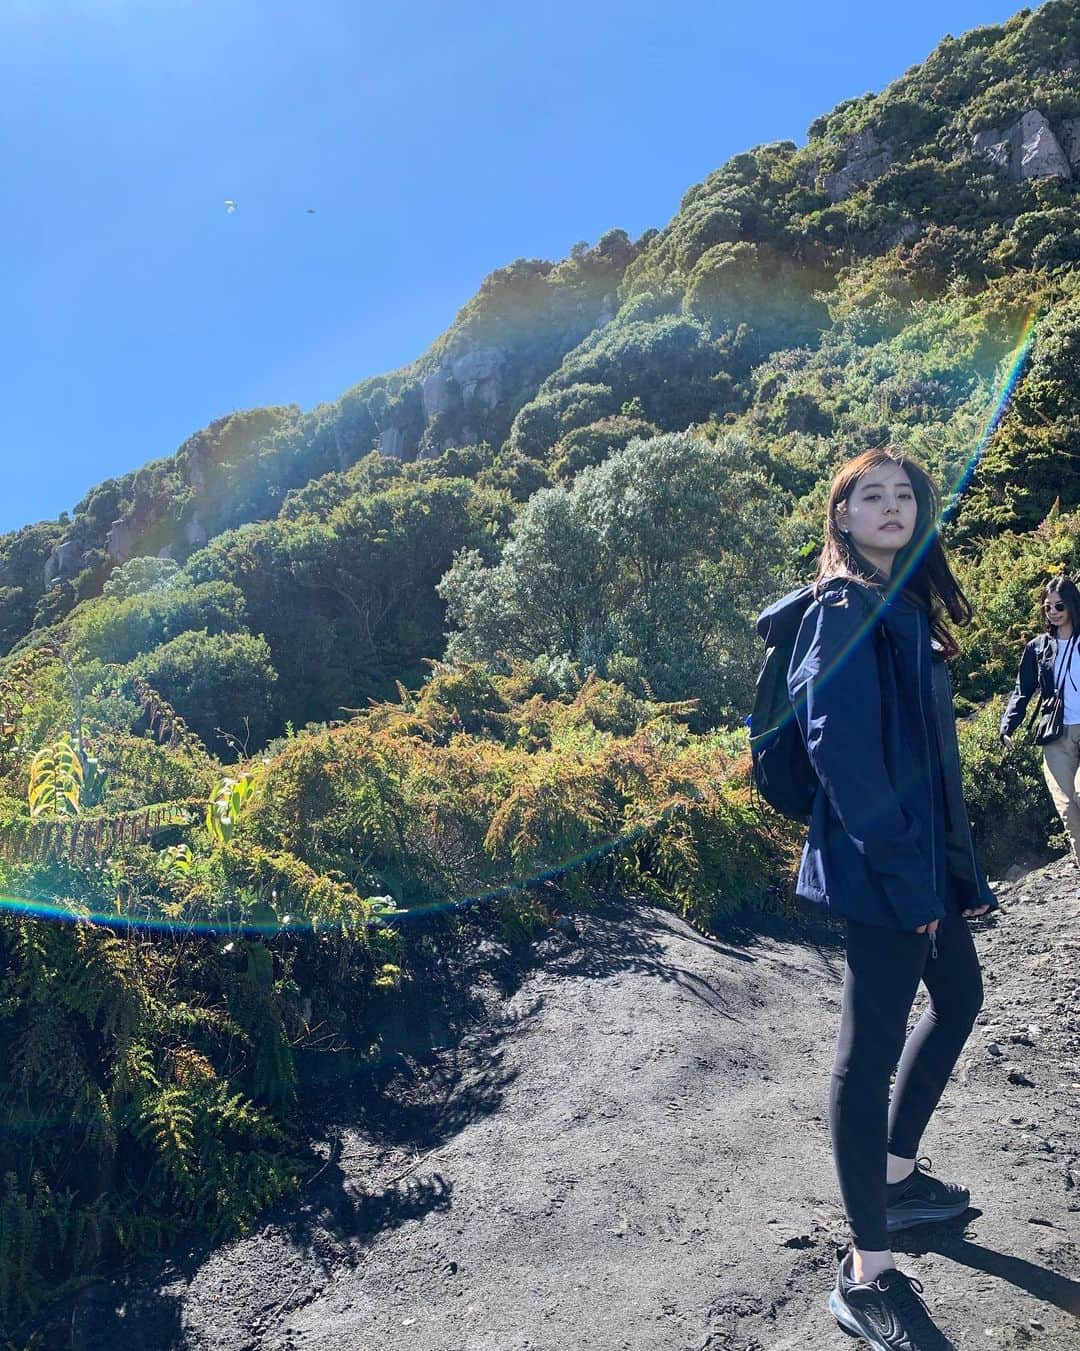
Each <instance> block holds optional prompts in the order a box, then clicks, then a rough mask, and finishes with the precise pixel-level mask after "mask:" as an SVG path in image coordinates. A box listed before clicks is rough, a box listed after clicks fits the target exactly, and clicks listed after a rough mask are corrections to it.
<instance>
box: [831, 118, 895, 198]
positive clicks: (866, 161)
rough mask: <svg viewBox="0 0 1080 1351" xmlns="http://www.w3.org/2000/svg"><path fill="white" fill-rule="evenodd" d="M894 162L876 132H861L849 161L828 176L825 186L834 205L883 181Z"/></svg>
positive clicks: (851, 150)
mask: <svg viewBox="0 0 1080 1351" xmlns="http://www.w3.org/2000/svg"><path fill="white" fill-rule="evenodd" d="M892 160H893V152H892V150H891V148H890V147H889V146H887V145H884V144H883V143H882V142H881V141H879V140H878V139H877V137H876V136H875V135H874V133H873V132H872V131H860V132H859V134H858V135H857V136H856V137H855V138H854V139H853V140H852V142H851V144H850V145H849V146H848V149H847V160H846V162H845V164H844V166H843V168H841V169H837V170H836V172H835V173H831V174H825V176H824V177H823V178H822V180H821V186H822V188H824V190H825V191H826V192H827V193H828V194H829V197H830V198H831V200H832V201H834V202H842V201H843V200H844V198H845V197H850V196H851V194H852V193H853V192H854V191H855V189H856V188H861V187H864V186H865V185H866V184H867V183H871V182H873V180H874V179H875V178H880V177H881V175H882V174H883V173H884V172H885V170H886V169H887V168H888V167H889V165H890V164H891V163H892Z"/></svg>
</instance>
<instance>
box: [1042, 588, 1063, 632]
mask: <svg viewBox="0 0 1080 1351" xmlns="http://www.w3.org/2000/svg"><path fill="white" fill-rule="evenodd" d="M1043 614H1044V615H1045V616H1046V618H1047V620H1048V622H1049V623H1051V624H1053V625H1054V627H1055V628H1056V627H1058V626H1059V625H1061V624H1068V622H1069V609H1068V606H1067V605H1066V604H1065V602H1064V601H1063V600H1062V599H1061V594H1060V592H1058V591H1048V592H1047V593H1046V597H1045V599H1044V600H1043Z"/></svg>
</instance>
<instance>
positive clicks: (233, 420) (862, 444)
mask: <svg viewBox="0 0 1080 1351" xmlns="http://www.w3.org/2000/svg"><path fill="white" fill-rule="evenodd" d="M1078 183H1080V3H1077V0H1052V2H1051V3H1048V4H1046V5H1045V6H1043V7H1042V8H1041V9H1039V10H1037V11H1035V12H1031V11H1027V10H1025V11H1022V12H1021V13H1019V14H1018V15H1016V16H1015V17H1014V18H1013V19H1012V20H1010V21H1009V22H1008V23H1007V24H1005V25H1003V26H1001V27H993V28H984V29H979V30H977V31H975V32H972V33H969V34H966V35H964V36H963V37H960V38H952V37H949V38H946V39H945V40H944V41H943V42H942V43H941V44H940V46H939V47H938V48H937V49H936V50H935V51H934V52H933V54H932V55H931V56H930V57H929V58H928V59H927V61H926V62H925V63H923V64H922V65H920V66H917V67H914V68H912V69H911V70H910V71H908V72H907V73H906V74H905V75H904V76H903V77H902V78H901V79H900V80H898V81H896V82H895V83H894V84H892V85H890V86H889V88H888V89H886V90H885V91H883V92H882V93H880V94H867V95H865V96H864V97H861V98H858V99H853V100H849V101H848V102H846V103H844V104H842V105H841V106H840V107H838V108H836V109H835V110H833V112H832V113H830V114H828V115H826V116H823V117H820V118H818V119H817V120H816V121H815V122H814V123H813V125H812V126H811V127H810V129H809V134H808V139H807V142H806V144H805V145H803V146H797V145H795V144H794V143H793V142H779V143H774V144H770V145H764V146H758V147H755V148H753V149H751V150H748V151H746V152H745V153H743V154H740V155H737V156H735V157H734V158H733V159H732V160H730V161H729V162H728V163H726V164H725V165H723V166H722V167H720V168H719V169H717V170H716V171H715V172H714V173H713V174H711V175H710V176H709V177H708V178H707V179H705V180H704V181H703V182H702V183H699V184H697V185H695V186H694V187H692V188H691V189H690V190H689V191H688V192H687V193H686V195H685V197H684V198H683V200H682V202H681V204H680V207H679V210H678V212H677V213H676V215H675V216H674V217H673V219H672V220H671V221H670V222H669V223H668V224H667V225H666V226H665V227H664V228H663V229H662V230H649V231H646V232H645V234H644V235H642V236H641V237H640V238H639V239H636V240H631V239H630V238H629V237H628V236H627V235H626V234H625V232H623V231H621V230H617V229H614V230H611V231H609V232H608V233H607V234H605V235H604V236H603V237H602V238H601V239H600V240H599V241H598V242H597V243H596V244H595V245H592V246H590V245H588V244H585V243H583V244H580V245H578V246H576V247H575V248H574V249H573V250H571V254H570V256H569V257H568V258H566V259H564V260H562V261H560V262H556V263H552V262H547V261H540V260H535V259H528V260H527V259H520V260H518V261H516V262H513V263H511V264H510V265H509V266H507V267H504V268H500V269H499V270H498V271H496V272H494V273H492V275H491V276H490V277H489V278H488V279H487V280H486V281H485V282H484V284H483V285H482V286H481V288H480V290H479V292H478V293H477V295H476V296H475V297H474V298H473V299H472V300H471V301H470V302H469V303H468V304H467V305H466V306H465V307H464V308H463V309H462V311H461V312H460V313H459V314H458V316H457V317H456V319H455V320H454V323H453V324H452V325H451V327H450V328H449V330H448V331H447V332H446V333H445V334H444V335H443V337H441V338H440V339H439V340H438V341H437V342H436V343H435V344H434V345H433V346H432V347H431V348H430V349H429V350H428V351H427V352H425V353H424V354H423V355H421V356H420V357H418V358H417V360H416V361H415V362H414V363H413V364H412V365H411V366H408V367H406V368H404V369H402V370H399V371H395V372H393V373H391V374H389V375H381V376H377V377H374V378H371V379H367V380H364V381H362V382H361V383H360V384H358V385H357V386H355V387H354V388H353V389H351V390H349V391H348V392H347V393H345V394H344V395H343V396H342V397H341V399H339V400H338V401H337V402H336V403H334V404H330V405H324V406H322V407H319V408H317V409H315V410H313V411H311V412H308V413H304V412H301V410H300V409H298V408H296V407H279V408H267V409H255V410H248V411H244V412H237V413H235V414H233V415H232V416H230V417H228V418H224V419H221V420H220V421H218V422H215V423H213V424H211V425H210V426H209V427H207V428H206V429H204V430H203V431H200V432H197V433H196V434H195V435H194V436H192V437H191V438H189V440H188V441H186V442H185V443H184V445H183V446H181V447H180V449H179V450H178V451H177V452H176V453H175V454H174V455H171V456H167V457H165V458H159V459H155V460H152V461H150V462H149V463H147V464H146V465H145V466H144V467H143V468H141V469H139V470H138V471H136V472H134V473H132V474H129V475H125V476H124V477H123V478H120V479H114V480H109V481H108V482H106V483H103V484H101V485H100V486H99V487H98V488H96V489H94V490H93V491H92V492H91V493H89V494H88V495H87V497H86V498H85V499H84V500H83V501H82V502H80V503H78V504H77V505H76V507H75V508H74V510H73V511H72V512H71V513H70V515H68V514H65V515H64V516H62V517H61V518H60V519H59V520H57V521H51V522H41V523H38V524H36V525H29V526H27V527H25V528H24V529H22V530H19V531H16V532H14V533H12V534H9V535H7V536H5V537H3V538H0V599H2V601H3V604H2V605H0V651H2V652H3V653H4V654H6V655H5V656H4V657H3V660H2V662H0V831H2V833H0V885H2V887H3V889H4V891H5V892H11V893H14V894H16V895H18V896H21V897H29V898H38V899H39V900H41V901H42V902H43V903H45V904H48V905H50V906H53V907H56V908H58V909H59V910H60V911H61V912H63V913H66V914H68V915H70V916H73V917H77V916H82V918H81V919H78V920H77V921H75V920H73V922H71V923H68V924H63V925H61V924H56V923H51V922H44V921H42V920H40V919H37V918H35V917H34V916H33V914H32V913H31V912H29V911H26V912H22V913H20V912H18V911H9V912H7V913H5V914H4V915H3V917H2V918H0V953H2V967H3V974H2V975H0V1130H2V1131H3V1134H4V1138H5V1144H6V1148H5V1159H6V1160H7V1161H8V1162H6V1163H5V1169H9V1171H7V1172H6V1176H5V1177H4V1179H3V1194H2V1197H0V1318H4V1319H7V1318H12V1317H15V1316H17V1315H19V1314H21V1313H23V1312H25V1311H26V1309H27V1308H28V1307H30V1306H31V1305H32V1304H33V1303H34V1302H35V1301H36V1300H38V1299H39V1298H41V1297H42V1296H43V1295H46V1294H49V1293H50V1292H55V1291H56V1290H58V1289H60V1288H62V1287H63V1285H64V1283H65V1282H67V1281H70V1280H72V1279H77V1278H78V1277H79V1276H80V1275H81V1274H82V1273H85V1272H87V1271H91V1270H93V1269H94V1267H95V1264H96V1263H98V1262H99V1261H100V1260H101V1259H102V1258H103V1257H104V1256H110V1255H114V1254H116V1253H118V1252H123V1251H133V1250H139V1249H140V1248H143V1247H145V1246H146V1245H147V1244H150V1243H156V1242H160V1241H163V1240H164V1239H166V1238H167V1237H168V1236H170V1235H172V1234H175V1233H177V1232H179V1231H180V1230H181V1229H182V1228H183V1227H184V1226H185V1225H190V1224H198V1225H201V1226H203V1227H204V1228H208V1229H210V1230H212V1231H213V1232H215V1233H221V1234H225V1233H230V1232H236V1231H237V1230H238V1229H240V1228H243V1227H244V1226H245V1225H247V1224H249V1223H250V1222H251V1220H252V1218H253V1217H254V1216H255V1215H256V1213H257V1212H258V1210H259V1209H260V1207H262V1206H264V1205H265V1204H266V1203H267V1202H268V1201H269V1200H270V1199H272V1198H273V1197H275V1196H277V1195H279V1194H280V1193H281V1192H282V1191H283V1190H285V1189H287V1188H288V1187H289V1186H291V1185H292V1184H293V1181H294V1179H295V1176H296V1160H297V1158H298V1153H297V1149H298V1141H297V1139H296V1136H295V1130H296V1117H295V1113H294V1104H295V1101H296V1094H297V1084H298V1073H299V1071H298V1065H299V1066H300V1068H301V1069H302V1066H303V1063H304V1058H305V1056H308V1055H314V1054H317V1052H318V1050H319V1048H323V1049H326V1048H327V1047H328V1046H330V1045H334V1046H338V1045H344V1044H346V1043H347V1044H349V1045H351V1046H352V1047H353V1048H354V1051H355V1052H356V1054H364V1055H371V1056H377V1055H378V1053H379V1051H378V1046H377V1044H372V1043H370V1042H369V1041H366V1040H365V1026H366V1025H368V1023H369V1020H370V1016H371V1010H372V1009H373V1007H374V1006H376V1005H377V1004H378V1001H379V1000H380V999H381V998H382V997H384V995H385V993H386V992H387V991H389V990H393V989H396V988H398V987H399V986H400V985H401V983H402V982H403V981H407V980H408V972H407V970H404V969H403V968H402V965H401V961H402V953H401V946H400V941H399V925H400V924H401V923H402V922H405V921H404V920H403V917H402V916H401V913H400V912H401V911H404V910H413V911H415V910H416V909H422V908H423V907H424V906H427V905H433V904H439V903H440V902H443V901H445V900H446V899H448V898H449V899H451V900H457V899H461V898H464V897H468V896H474V895H487V894H489V893H490V894H491V895H492V898H493V899H494V900H495V901H496V903H497V904H499V905H500V907H501V912H502V915H503V918H504V922H505V924H506V926H507V931H508V932H509V933H513V934H519V935H521V936H527V935H528V934H529V933H530V932H532V931H533V930H534V929H535V928H536V926H541V925H543V924H545V923H549V922H550V921H551V918H552V911H551V909H550V905H551V902H552V900H553V898H554V900H556V901H557V899H558V896H559V894H560V889H561V891H562V892H563V893H567V894H570V895H573V896H576V897H579V898H580V897H584V896H586V895H587V894H588V889H589V888H590V887H592V886H596V885H598V884H599V885H605V886H609V887H610V886H620V885H624V884H628V883H630V882H632V883H633V885H634V886H635V887H636V888H637V889H638V890H639V891H641V890H642V889H644V891H645V893H646V894H648V895H650V896H651V897H653V898H654V899H656V900H658V901H661V902H662V903H664V904H667V905H669V906H675V907H676V908H678V909H679V910H680V911H681V912H682V913H683V914H684V915H685V916H686V917H688V918H690V919H692V920H693V922H695V923H697V924H699V925H701V926H708V924H709V923H710V922H712V921H713V920H714V919H715V918H716V917H717V916H718V915H720V914H723V913H725V912H728V911H731V910H733V909H735V908H738V907H739V906H741V905H743V904H745V903H748V902H753V903H756V904H773V905H781V906H782V905H783V904H785V901H784V899H783V898H784V895H785V894H786V892H785V887H786V880H787V877H788V873H789V869H790V863H791V858H792V849H793V845H794V836H793V833H792V831H791V830H789V829H787V828H786V827H785V826H784V825H783V824H782V823H778V822H776V821H775V820H772V819H768V818H765V817H762V816H761V815H760V814H759V813H758V812H757V811H756V810H754V809H752V808H751V805H750V803H749V801H748V798H747V792H746V773H745V762H744V760H743V758H742V755H743V750H744V740H743V734H742V730H741V728H742V719H743V716H744V714H745V711H746V709H747V707H748V703H749V699H750V692H751V688H752V683H753V676H754V674H755V671H756V653H755V639H754V635H753V628H752V622H753V617H754V615H755V614H756V613H757V611H758V610H759V609H761V608H762V606H763V604H764V603H765V602H767V601H768V600H769V599H771V598H772V597H773V596H775V595H776V594H778V593H779V592H780V591H781V590H783V589H784V588H785V587H786V586H788V585H795V584H796V583H797V582H798V581H799V580H801V579H802V578H803V577H804V576H805V575H806V573H807V570H808V569H809V568H810V566H811V565H812V559H813V555H814V553H815V551H816V548H817V546H818V543H819V531H820V519H819V518H820V515H821V509H822V504H823V483H824V481H825V479H826V478H827V477H828V475H829V472H830V470H831V468H832V467H833V466H834V465H835V464H836V463H837V462H838V461H839V460H841V459H842V458H844V457H846V456H848V455H850V454H851V453H853V452H857V451H859V450H862V449H865V448H867V447H869V446H874V445H880V444H882V443H884V442H886V441H892V442H894V443H898V444H901V445H904V446H907V447H910V448H912V449H913V450H914V451H915V452H917V454H918V455H919V456H920V457H921V459H922V460H923V461H924V462H925V463H926V464H927V465H928V467H929V468H930V469H931V471H932V472H933V473H934V475H935V476H936V477H937V478H938V479H939V481H941V482H942V483H943V484H944V485H946V486H951V485H953V484H956V483H958V482H959V481H960V480H961V478H962V477H963V475H964V474H965V471H966V470H967V468H968V467H969V462H970V460H971V457H972V455H973V453H974V451H975V450H976V448H977V447H978V446H979V444H980V440H981V437H982V434H983V431H984V429H985V427H986V426H987V424H988V420H989V419H990V416H991V413H992V412H993V410H994V408H995V405H996V403H997V401H998V395H999V391H1000V390H1002V389H1003V388H1004V385H1005V381H1006V377H1007V375H1008V373H1009V369H1010V366H1011V364H1012V360H1013V356H1014V353H1015V352H1016V349H1017V347H1018V344H1019V343H1020V342H1021V340H1022V339H1023V337H1024V336H1025V334H1027V332H1028V331H1029V329H1030V326H1031V325H1032V323H1034V337H1033V341H1032V343H1031V345H1030V349H1029V351H1028V355H1027V360H1026V366H1025V370H1024V372H1023V376H1022V380H1021V383H1020V385H1019V388H1018V392H1017V393H1016V395H1015V397H1013V399H1012V400H1011V402H1010V403H1009V405H1008V407H1007V409H1006V410H1005V411H1004V415H1003V417H1002V418H1001V421H1000V423H999V424H998V426H997V429H996V431H995V432H994V435H993V436H992V438H991V439H990V441H989V443H988V446H987V449H986V452H985V454H984V456H983V457H982V459H981V461H980V463H979V465H978V468H977V472H976V473H975V474H974V477H973V478H972V480H971V482H970V484H969V485H968V486H967V488H966V490H965V492H964V494H963V496H962V498H961V500H960V501H959V503H958V505H957V506H956V508H955V510H954V511H953V512H952V515H951V518H950V522H949V526H948V531H949V535H950V539H951V542H952V544H953V547H954V549H955V552H956V557H957V559H958V565H959V567H960V570H961V572H962V575H963V581H964V585H965V588H966V589H967V591H968V594H969V595H970V597H971V599H972V600H973V602H974V603H975V606H976V611H977V614H976V620H975V622H974V623H973V624H972V625H971V626H970V627H969V628H968V629H967V630H965V631H964V633H963V634H962V635H961V639H962V645H963V651H962V654H961V657H960V658H959V660H958V662H957V668H956V677H957V690H958V701H959V706H960V709H961V711H962V712H963V713H964V714H966V715H969V716H967V717H966V718H965V720H964V722H963V723H962V726H961V740H962V745H963V752H964V758H965V771H966V774H967V778H968V791H969V799H970V802H971V804H972V807H973V812H974V818H975V819H974V825H975V830H976V837H977V840H978V842H979V844H980V847H981V849H982V851H983V858H984V861H985V862H986V864H987V865H988V866H990V867H991V868H1003V867H1005V866H1007V864H1008V863H1009V862H1010V861H1011V860H1012V858H1013V857H1014V856H1015V855H1016V853H1017V852H1018V851H1021V850H1024V851H1029V850H1035V851H1038V850H1042V849H1045V848H1046V845H1047V842H1048V839H1049V840H1050V841H1051V842H1052V831H1053V829H1054V825H1053V821H1052V819H1051V812H1050V808H1049V804H1048V803H1047V802H1046V801H1045V793H1044V790H1043V788H1042V784H1041V778H1040V775H1039V772H1038V769H1037V763H1036V760H1035V756H1034V753H1033V752H1030V751H1028V752H1022V753H1017V754H1015V755H1012V756H1010V757H1009V758H1007V759H1004V760H1003V759H1002V756H1001V753H1000V751H999V749H998V747H997V744H996V737H995V730H996V722H997V718H998V716H999V714H1000V697H1001V694H1002V692H1003V691H1004V690H1005V688H1006V687H1007V686H1008V684H1009V683H1011V679H1012V675H1013V672H1014V669H1015V662H1016V658H1017V655H1018V650H1019V645H1020V643H1021V642H1022V640H1023V639H1024V638H1026V637H1027V636H1030V633H1031V631H1032V628H1033V626H1034V625H1035V623H1036V622H1037V610H1036V606H1035V599H1036V598H1037V596H1038V593H1039V588H1040V586H1041V585H1042V583H1043V582H1044V580H1045V578H1046V576H1047V575H1048V574H1049V573H1051V572H1055V571H1058V570H1060V569H1063V568H1064V569H1071V570H1080V539H1078V529H1077V527H1078V524H1080V473H1078V471H1077V468H1076V452H1077V450H1078V448H1080V284H1078V282H1077V273H1076V269H1075V263H1076V261H1077V260H1078V259H1080V226H1078V225H1077V220H1078V217H1077V213H1076V205H1077V203H1076V195H1077V186H1078ZM991 823H992V828H991ZM797 833H798V832H795V835H797ZM541 877H543V878H544V879H545V886H543V887H541V888H539V889H538V887H537V886H536V885H535V883H536V881H537V879H538V878H541ZM526 884H528V885H526ZM130 920H135V921H137V925H136V927H131V926H130V925H129V924H128V921H130ZM15 1143H17V1144H18V1146H19V1147H18V1148H12V1147H10V1146H12V1145H13V1144H15Z"/></svg>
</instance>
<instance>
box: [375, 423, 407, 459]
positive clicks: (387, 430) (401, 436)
mask: <svg viewBox="0 0 1080 1351" xmlns="http://www.w3.org/2000/svg"><path fill="white" fill-rule="evenodd" d="M379 450H380V451H381V453H382V454H383V455H392V456H394V458H395V459H398V460H400V459H403V458H404V455H405V432H404V429H403V428H401V427H392V426H391V427H384V428H383V429H382V431H381V432H379Z"/></svg>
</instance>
